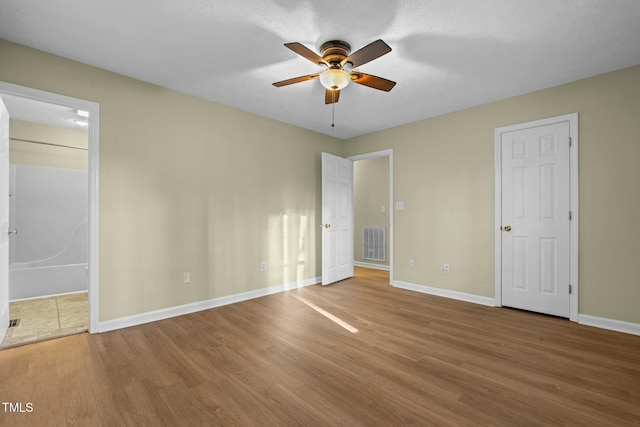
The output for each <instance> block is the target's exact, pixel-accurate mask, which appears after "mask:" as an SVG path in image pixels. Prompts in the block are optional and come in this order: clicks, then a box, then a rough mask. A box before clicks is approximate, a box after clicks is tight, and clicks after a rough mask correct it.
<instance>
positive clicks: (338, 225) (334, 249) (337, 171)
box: [322, 153, 353, 285]
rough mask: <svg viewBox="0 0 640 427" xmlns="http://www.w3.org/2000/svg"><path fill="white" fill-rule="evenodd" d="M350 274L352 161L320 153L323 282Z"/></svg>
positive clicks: (327, 282)
mask: <svg viewBox="0 0 640 427" xmlns="http://www.w3.org/2000/svg"><path fill="white" fill-rule="evenodd" d="M349 277H353V162H352V161H351V160H347V159H343V158H342V157H337V156H334V155H331V154H327V153H322V284H323V285H327V284H330V283H333V282H337V281H338V280H343V279H346V278H349Z"/></svg>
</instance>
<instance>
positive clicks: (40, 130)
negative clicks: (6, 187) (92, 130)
mask: <svg viewBox="0 0 640 427" xmlns="http://www.w3.org/2000/svg"><path fill="white" fill-rule="evenodd" d="M9 135H10V136H11V139H10V140H9V161H10V162H11V163H15V164H18V165H30V166H46V167H52V168H63V169H77V170H87V168H88V165H89V163H88V162H89V157H88V152H87V147H88V143H89V136H88V133H87V131H84V130H77V129H67V128H61V127H54V126H47V125H43V124H39V123H31V122H25V121H22V120H14V119H11V120H10V121H9ZM41 143H45V144H41ZM47 144H56V145H47ZM60 145H64V146H67V147H79V148H84V149H77V148H67V147H60Z"/></svg>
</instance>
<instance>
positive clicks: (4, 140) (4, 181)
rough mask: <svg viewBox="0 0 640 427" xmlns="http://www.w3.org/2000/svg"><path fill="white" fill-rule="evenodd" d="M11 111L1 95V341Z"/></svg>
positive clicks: (5, 321) (0, 335) (5, 312)
mask: <svg viewBox="0 0 640 427" xmlns="http://www.w3.org/2000/svg"><path fill="white" fill-rule="evenodd" d="M9 237H10V236H9V112H8V111H7V108H6V107H5V105H4V102H2V98H1V97H0V342H2V340H3V339H4V336H5V334H6V332H7V328H8V327H9Z"/></svg>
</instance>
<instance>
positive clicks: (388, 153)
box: [347, 148, 395, 284]
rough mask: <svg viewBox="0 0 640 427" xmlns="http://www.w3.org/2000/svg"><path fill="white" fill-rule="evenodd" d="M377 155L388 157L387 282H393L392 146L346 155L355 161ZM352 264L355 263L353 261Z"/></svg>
mask: <svg viewBox="0 0 640 427" xmlns="http://www.w3.org/2000/svg"><path fill="white" fill-rule="evenodd" d="M379 157H389V283H391V284H393V277H394V274H393V265H394V262H393V259H394V257H393V253H394V251H393V248H394V246H395V245H394V233H393V229H394V212H393V211H394V209H393V206H394V203H393V201H394V195H393V148H388V149H386V150H380V151H374V152H371V153H365V154H357V155H355V156H351V157H347V158H348V159H349V160H351V161H353V162H356V161H358V160H367V159H377V158H379ZM354 265H356V264H355V263H354Z"/></svg>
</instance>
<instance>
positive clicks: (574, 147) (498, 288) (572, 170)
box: [494, 113, 579, 322]
mask: <svg viewBox="0 0 640 427" xmlns="http://www.w3.org/2000/svg"><path fill="white" fill-rule="evenodd" d="M561 122H569V137H570V139H571V147H570V150H569V176H570V178H569V179H570V181H571V182H570V201H569V203H570V210H571V222H570V225H569V226H570V230H569V233H570V238H569V248H570V249H569V250H570V254H569V264H570V265H569V284H570V285H571V295H569V320H571V321H572V322H577V321H578V311H579V307H578V230H579V227H578V218H579V212H578V208H579V203H578V194H579V193H578V184H579V182H578V113H571V114H565V115H562V116H556V117H549V118H546V119H541V120H535V121H531V122H525V123H518V124H515V125H510V126H504V127H499V128H496V129H495V139H494V150H495V151H494V155H495V177H494V185H495V198H494V200H495V208H494V248H495V252H494V278H495V304H494V305H495V306H496V307H502V230H501V227H502V155H501V153H502V143H501V141H502V134H503V133H507V132H513V131H517V130H523V129H528V128H532V127H538V126H546V125H551V124H555V123H561Z"/></svg>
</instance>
